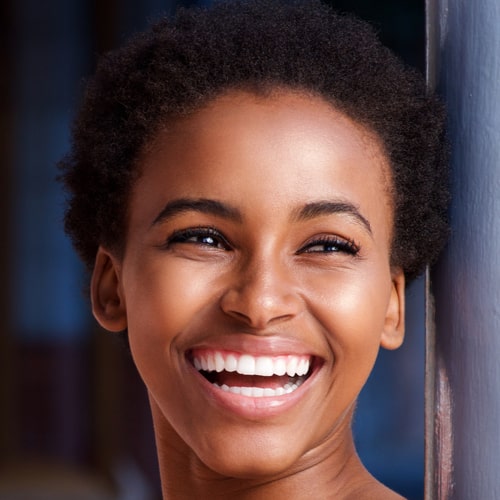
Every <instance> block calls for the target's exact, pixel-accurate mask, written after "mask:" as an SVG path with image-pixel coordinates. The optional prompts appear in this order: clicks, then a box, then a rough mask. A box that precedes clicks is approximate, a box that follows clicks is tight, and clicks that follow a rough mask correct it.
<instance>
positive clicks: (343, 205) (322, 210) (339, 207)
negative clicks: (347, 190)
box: [294, 200, 372, 235]
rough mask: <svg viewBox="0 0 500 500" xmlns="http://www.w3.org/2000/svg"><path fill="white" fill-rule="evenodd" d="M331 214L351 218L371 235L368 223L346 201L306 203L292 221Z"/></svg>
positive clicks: (353, 206)
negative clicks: (344, 215)
mask: <svg viewBox="0 0 500 500" xmlns="http://www.w3.org/2000/svg"><path fill="white" fill-rule="evenodd" d="M331 214H346V215H348V216H349V217H352V218H353V219H354V221H356V222H358V223H359V224H361V225H362V226H363V227H364V228H365V229H366V230H367V231H368V233H370V235H371V234H372V228H371V226H370V222H369V221H368V219H366V217H364V216H363V215H362V214H361V212H360V211H359V209H358V207H356V205H354V204H352V203H349V202H346V201H342V200H341V201H329V200H321V201H315V202H312V203H307V204H306V205H304V206H303V207H301V208H299V209H298V210H297V211H296V213H295V214H294V219H296V220H298V221H307V220H311V219H314V218H316V217H321V216H323V215H331Z"/></svg>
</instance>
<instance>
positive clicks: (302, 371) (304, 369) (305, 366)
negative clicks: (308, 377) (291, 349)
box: [297, 359, 309, 375]
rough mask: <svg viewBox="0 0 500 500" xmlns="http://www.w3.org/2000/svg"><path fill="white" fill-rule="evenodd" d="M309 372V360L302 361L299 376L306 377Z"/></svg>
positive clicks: (298, 370) (298, 368)
mask: <svg viewBox="0 0 500 500" xmlns="http://www.w3.org/2000/svg"><path fill="white" fill-rule="evenodd" d="M307 370H309V361H307V359H301V360H300V361H299V365H298V366H297V375H305V374H306V373H307Z"/></svg>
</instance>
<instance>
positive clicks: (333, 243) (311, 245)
mask: <svg viewBox="0 0 500 500" xmlns="http://www.w3.org/2000/svg"><path fill="white" fill-rule="evenodd" d="M359 250H360V248H359V245H357V244H356V243H355V242H354V241H352V240H348V239H344V238H340V237H339V236H321V237H319V238H314V239H313V240H311V241H309V242H308V243H306V244H305V245H304V246H303V247H302V248H301V249H300V250H299V251H298V252H297V253H299V254H300V253H323V254H325V253H326V254H329V253H344V254H348V255H352V256H355V255H357V254H358V253H359Z"/></svg>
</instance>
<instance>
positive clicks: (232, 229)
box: [91, 91, 404, 499]
mask: <svg viewBox="0 0 500 500" xmlns="http://www.w3.org/2000/svg"><path fill="white" fill-rule="evenodd" d="M138 163H139V165H140V169H141V175H140V177H139V179H138V180H137V181H136V182H135V185H134V187H133V190H132V195H131V199H130V202H129V211H128V214H129V219H128V228H127V237H126V247H125V251H124V254H123V256H122V257H121V256H117V255H116V254H115V253H114V252H113V251H112V250H110V249H106V248H104V247H102V246H101V247H100V248H99V251H98V254H97V258H96V264H95V268H94V273H93V278H92V285H91V289H92V303H93V311H94V315H95V316H96V318H97V319H98V321H99V322H100V323H101V325H102V326H104V327H105V328H107V329H108V330H111V331H122V330H124V329H127V330H128V335H129V340H130V346H131V350H132V355H133V357H134V361H135V363H136V365H137V367H138V369H139V372H140V373H141V376H142V378H143V379H144V381H145V383H146V386H147V387H148V391H149V394H150V401H151V407H152V412H153V419H154V425H155V434H156V439H157V447H158V454H159V460H160V469H161V473H162V484H163V488H164V492H163V494H164V498H166V499H167V498H193V495H195V496H196V498H207V499H208V498H220V497H227V498H229V497H233V498H245V499H251V498H288V499H290V498H351V497H354V496H356V497H357V498H370V499H374V498H375V499H376V498H384V499H385V498H400V497H399V496H398V495H397V494H395V493H394V492H391V491H390V490H388V489H387V488H385V487H384V486H383V485H381V484H380V483H378V482H377V481H376V480H375V479H374V478H373V477H372V476H370V475H369V473H368V472H367V471H366V470H365V469H364V467H363V466H362V464H361V462H360V461H359V459H358V457H357V455H356V452H355V449H354V445H353V439H352V435H351V420H352V414H353V410H354V406H355V402H356V398H357V396H358V394H359V391H360V390H361V388H362V386H363V385H364V383H365V381H366V379H367V377H368V375H369V373H370V371H371V369H372V367H373V364H374V362H375V358H376V356H377V353H378V349H379V347H380V346H382V347H384V348H388V349H395V348H397V347H399V345H400V344H401V343H402V341H403V335H404V331H403V330H404V274H403V272H402V270H401V269H394V268H391V265H390V260H391V259H390V249H391V241H392V231H393V208H392V205H393V203H392V199H391V197H390V194H389V193H390V192H391V186H390V168H389V165H388V160H387V158H386V157H385V155H384V152H383V149H382V147H381V146H380V141H378V140H377V137H376V135H375V134H374V133H373V132H372V131H370V130H367V129H366V128H364V127H362V126H361V125H360V124H357V123H356V122H354V121H352V120H351V119H349V118H348V117H346V116H345V115H343V114H342V113H340V112H339V111H337V110H335V109H334V108H333V107H332V106H331V105H330V104H329V103H327V102H326V101H324V100H323V99H321V98H319V97H312V96H310V95H306V94H303V93H300V92H292V91H279V92H275V93H272V94H270V95H267V96H266V97H261V96H256V95H254V94H251V93H247V92H242V91H238V92H237V91H233V92H229V93H227V94H225V95H224V96H220V97H218V98H216V99H214V100H213V101H212V102H210V103H209V104H208V105H207V106H205V107H204V108H202V109H201V110H198V111H196V112H194V113H192V114H191V115H189V116H188V117H185V118H182V119H179V120H178V121H176V122H175V123H173V124H171V126H169V127H168V128H166V129H165V130H163V131H161V132H160V133H159V134H157V136H156V138H155V140H154V141H152V142H151V143H150V144H149V145H148V148H147V150H145V152H144V154H143V155H142V157H141V158H140V160H139V162H138ZM207 348H210V349H215V350H229V351H234V352H238V353H246V352H250V353H252V354H254V355H259V354H261V353H264V354H266V355H277V354H288V353H291V354H297V355H299V354H300V355H307V356H311V359H312V366H313V368H312V369H311V374H310V376H309V378H308V379H307V380H306V381H305V382H304V383H303V385H302V386H300V387H299V389H297V390H296V391H295V392H294V393H293V394H292V395H291V396H290V398H288V399H287V398H281V399H280V398H275V399H276V400H275V401H274V403H275V404H274V403H273V405H267V403H266V402H265V401H264V402H263V401H262V400H254V398H248V401H246V402H245V401H243V400H244V398H231V397H229V396H227V394H221V393H222V391H220V390H219V389H217V388H214V387H213V386H212V385H211V384H210V383H209V382H208V381H207V380H206V379H205V378H203V377H202V376H201V375H200V374H199V373H198V372H197V370H196V369H195V368H194V367H193V365H192V363H191V361H190V359H191V358H190V356H192V352H193V351H194V350H196V349H207ZM264 399H265V398H264ZM285 400H286V401H285ZM283 401H285V402H283ZM266 405H267V406H266ZM282 408H285V409H286V411H285V410H283V409H282Z"/></svg>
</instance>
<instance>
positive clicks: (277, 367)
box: [273, 357, 286, 376]
mask: <svg viewBox="0 0 500 500" xmlns="http://www.w3.org/2000/svg"><path fill="white" fill-rule="evenodd" d="M273 370H274V374H275V375H280V376H281V375H284V374H285V373H286V359H285V358H283V357H281V358H277V359H276V360H275V361H274V367H273Z"/></svg>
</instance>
